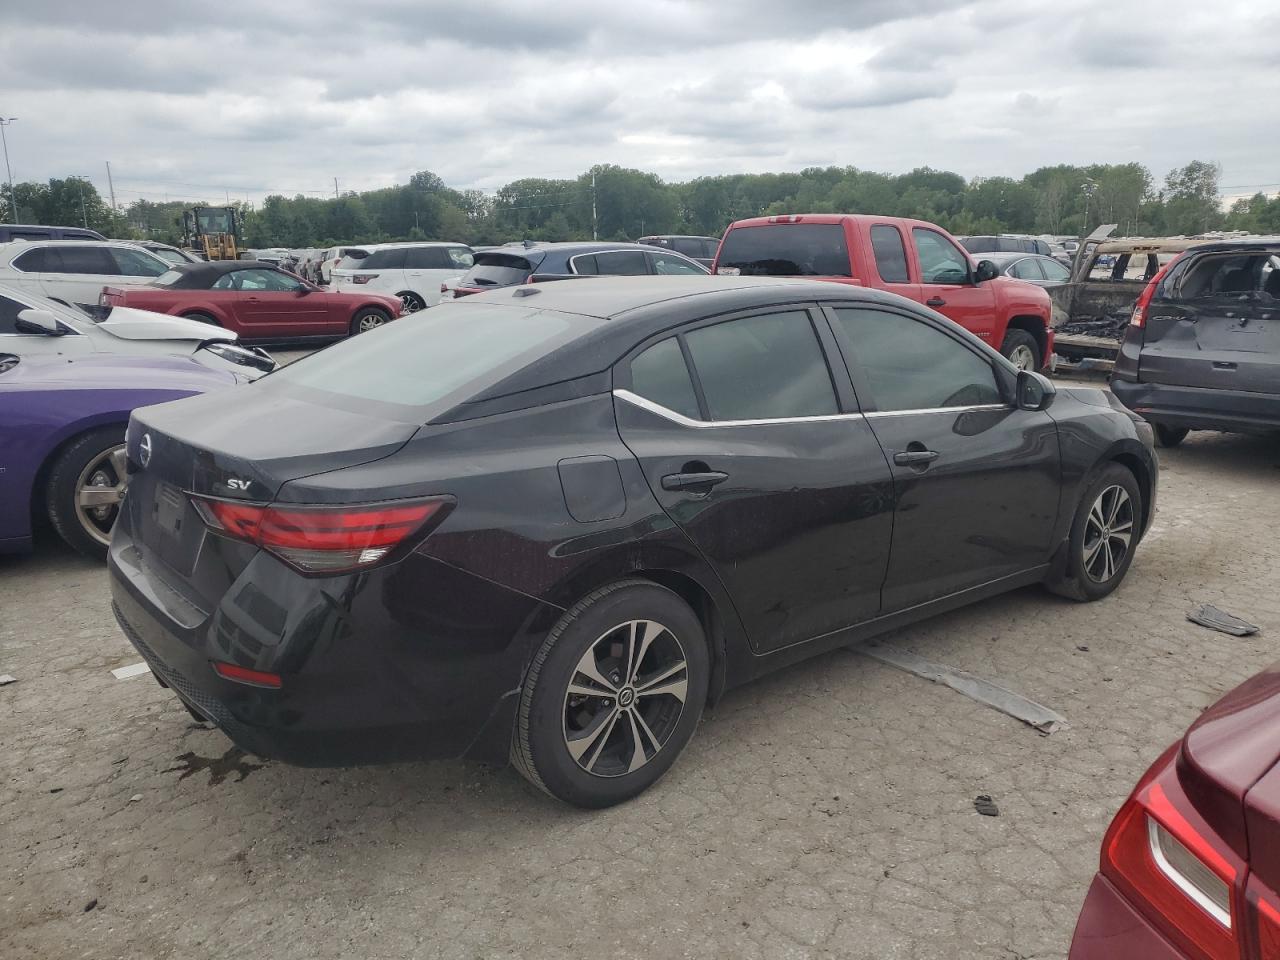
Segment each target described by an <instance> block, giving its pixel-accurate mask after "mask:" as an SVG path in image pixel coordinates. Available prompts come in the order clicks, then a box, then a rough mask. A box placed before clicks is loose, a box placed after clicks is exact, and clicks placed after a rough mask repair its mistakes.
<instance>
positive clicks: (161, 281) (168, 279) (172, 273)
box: [151, 270, 186, 287]
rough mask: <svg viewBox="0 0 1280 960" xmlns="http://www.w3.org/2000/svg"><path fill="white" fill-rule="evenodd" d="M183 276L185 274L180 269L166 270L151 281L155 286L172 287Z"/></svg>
mask: <svg viewBox="0 0 1280 960" xmlns="http://www.w3.org/2000/svg"><path fill="white" fill-rule="evenodd" d="M184 276H186V274H185V273H183V271H181V270H166V271H165V272H164V273H162V274H160V276H158V277H156V278H155V279H154V280H152V281H151V282H152V283H153V284H155V285H156V286H157V287H172V286H173V285H174V284H175V283H177V282H178V281H179V280H181V279H182V278H183V277H184Z"/></svg>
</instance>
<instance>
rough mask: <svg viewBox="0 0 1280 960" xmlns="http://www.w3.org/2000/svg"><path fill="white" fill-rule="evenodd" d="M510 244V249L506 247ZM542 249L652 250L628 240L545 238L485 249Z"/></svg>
mask: <svg viewBox="0 0 1280 960" xmlns="http://www.w3.org/2000/svg"><path fill="white" fill-rule="evenodd" d="M508 246H510V247H511V249H510V250H507V249H506V248H507V247H508ZM534 250H538V251H543V252H550V251H552V250H558V251H560V252H561V253H593V252H599V251H603V250H639V251H641V252H643V253H652V252H653V251H652V250H651V249H650V248H649V247H648V245H647V244H643V243H631V242H630V241H628V240H617V241H610V240H555V241H551V240H546V241H542V240H539V241H536V242H534V243H531V244H528V245H522V244H520V243H519V242H517V243H513V244H503V246H501V247H498V248H497V249H494V250H486V251H485V252H486V253H520V252H521V251H534Z"/></svg>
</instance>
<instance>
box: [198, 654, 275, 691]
mask: <svg viewBox="0 0 1280 960" xmlns="http://www.w3.org/2000/svg"><path fill="white" fill-rule="evenodd" d="M212 663H213V672H214V673H216V674H217V675H218V676H220V677H222V678H223V679H225V680H234V681H235V682H236V683H247V684H249V685H250V686H252V687H269V688H271V689H272V690H279V689H280V688H281V687H282V686H284V681H283V680H281V679H280V674H278V673H267V672H266V671H265V670H250V669H249V668H248V667H241V666H238V665H237V664H234V663H223V662H222V661H221V660H214V661H212Z"/></svg>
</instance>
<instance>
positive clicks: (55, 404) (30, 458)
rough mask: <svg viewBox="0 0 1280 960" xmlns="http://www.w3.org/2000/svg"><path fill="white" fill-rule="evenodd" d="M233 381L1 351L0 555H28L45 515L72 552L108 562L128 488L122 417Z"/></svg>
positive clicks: (226, 375) (114, 360)
mask: <svg viewBox="0 0 1280 960" xmlns="http://www.w3.org/2000/svg"><path fill="white" fill-rule="evenodd" d="M240 379H241V378H240V377H238V376H237V375H236V374H234V373H230V372H228V371H225V370H215V369H212V368H211V367H207V366H204V365H203V364H201V363H199V362H197V361H195V360H192V359H190V358H187V357H163V356H155V357H140V356H126V355H114V356H113V355H109V354H96V355H90V356H85V357H77V358H74V359H68V358H66V357H54V356H50V357H23V358H20V357H18V356H15V355H14V354H11V353H0V553H12V552H16V551H23V550H29V549H30V548H31V534H32V522H33V520H34V519H35V518H36V517H37V516H38V515H39V514H40V513H41V512H44V513H47V514H48V516H49V519H50V521H52V523H53V526H54V529H56V530H57V531H58V533H59V534H61V536H62V538H63V539H64V540H66V541H67V543H69V544H71V546H73V547H75V549H77V550H79V551H80V552H81V553H84V554H87V555H89V556H93V557H105V556H106V554H107V544H108V543H109V541H110V539H111V528H112V526H113V525H114V524H115V520H116V515H117V514H118V513H119V510H120V501H121V499H122V498H123V497H124V490H125V486H126V484H127V483H128V476H127V473H126V470H125V455H124V431H125V427H126V426H127V425H128V423H129V414H130V413H131V412H132V411H133V409H134V408H135V407H142V406H146V405H148V404H152V403H164V402H165V401H166V400H178V399H181V398H182V397H189V396H191V395H192V394H196V393H206V392H208V391H210V390H217V389H221V388H223V387H229V386H232V385H234V384H236V383H238V382H240Z"/></svg>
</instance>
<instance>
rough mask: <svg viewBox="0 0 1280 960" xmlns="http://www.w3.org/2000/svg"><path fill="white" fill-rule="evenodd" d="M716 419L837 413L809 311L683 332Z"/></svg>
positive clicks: (828, 375) (755, 418) (750, 418)
mask: <svg viewBox="0 0 1280 960" xmlns="http://www.w3.org/2000/svg"><path fill="white" fill-rule="evenodd" d="M685 342H686V343H687V344H688V345H689V354H690V356H691V357H692V359H693V365H694V367H695V369H696V370H697V375H698V379H699V381H700V382H701V384H702V392H703V395H704V396H705V397H706V400H707V412H708V413H709V415H710V417H711V419H712V420H776V419H778V418H782V417H817V416H827V415H830V414H834V413H838V412H839V408H838V406H837V404H836V395H835V388H834V387H833V386H832V384H831V374H830V373H829V372H828V370H827V363H826V359H825V358H824V357H823V353H822V347H821V346H820V345H819V343H818V337H817V334H816V333H814V330H813V324H812V323H811V322H810V320H809V314H808V312H806V311H804V310H791V311H787V312H785V313H769V314H763V315H761V316H755V317H743V318H742V319H740V320H729V321H726V322H724V323H717V324H715V325H714V326H710V327H701V328H699V329H697V330H692V331H690V332H689V333H687V334H686V335H685Z"/></svg>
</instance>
